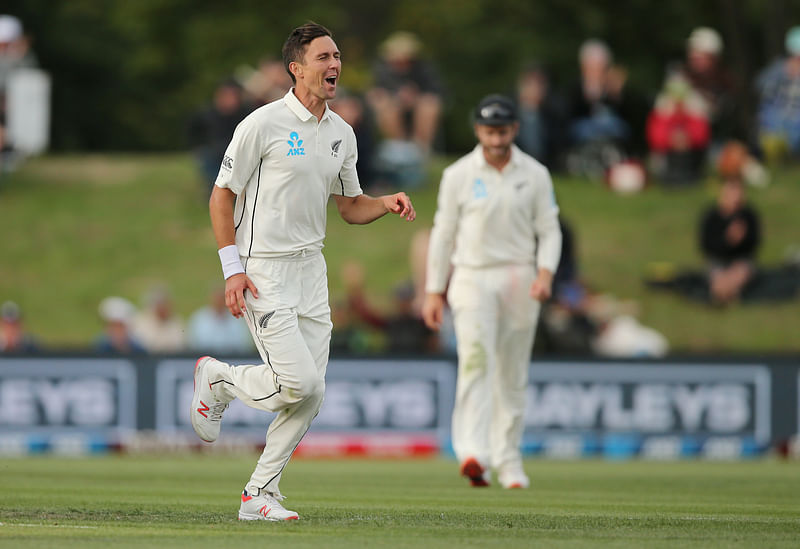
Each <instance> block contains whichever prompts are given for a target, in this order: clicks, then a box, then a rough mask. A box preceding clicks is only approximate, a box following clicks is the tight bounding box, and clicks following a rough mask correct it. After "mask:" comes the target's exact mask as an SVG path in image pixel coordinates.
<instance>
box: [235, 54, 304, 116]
mask: <svg viewBox="0 0 800 549" xmlns="http://www.w3.org/2000/svg"><path fill="white" fill-rule="evenodd" d="M245 71H247V72H248V74H247V75H246V76H245V78H243V79H242V80H243V82H244V89H245V91H246V92H247V95H248V96H249V98H250V99H252V101H253V103H254V104H255V106H261V105H266V104H267V103H272V102H273V101H275V100H277V99H281V98H282V97H283V96H284V95H286V92H288V91H289V88H291V87H292V79H291V78H289V73H287V72H286V67H284V66H283V61H282V60H280V59H275V58H273V57H267V58H265V59H262V60H261V62H260V63H259V65H258V69H257V70H253V69H252V68H251V67H248V68H245Z"/></svg>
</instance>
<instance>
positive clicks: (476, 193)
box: [423, 95, 561, 488]
mask: <svg viewBox="0 0 800 549" xmlns="http://www.w3.org/2000/svg"><path fill="white" fill-rule="evenodd" d="M474 122H475V133H476V136H477V137H478V141H479V144H478V146H477V147H476V148H475V149H474V150H473V151H472V152H471V153H469V154H467V155H466V156H464V157H462V158H461V159H459V160H458V161H456V162H455V163H454V164H452V165H451V166H449V167H448V168H447V169H446V170H445V171H444V174H443V175H442V181H441V184H440V186H439V198H438V206H437V210H436V215H435V217H434V226H433V231H432V232H431V237H430V244H429V249H428V264H427V274H426V297H425V302H424V305H423V318H424V319H425V322H426V324H428V326H429V327H431V328H433V329H437V328H438V327H439V325H440V324H441V320H442V309H443V306H444V299H445V298H444V293H445V289H446V286H447V283H448V276H449V273H450V269H451V264H452V266H453V267H454V270H453V275H452V279H451V280H450V286H449V290H448V291H447V300H448V302H449V304H450V307H451V308H452V311H453V318H454V324H455V331H456V340H457V352H458V381H457V385H456V402H455V408H454V410H453V423H452V441H453V449H454V450H455V453H456V457H457V458H458V459H459V461H460V463H461V474H462V475H464V476H466V477H468V478H469V479H470V481H471V483H472V485H473V486H487V485H488V484H489V482H490V474H491V473H490V470H491V468H493V469H495V470H496V471H497V473H498V477H499V481H500V483H501V484H502V485H503V486H504V487H506V488H526V487H527V486H528V485H529V480H528V477H527V475H526V474H525V472H524V470H523V467H522V457H521V453H520V444H521V437H522V430H523V417H522V416H523V413H524V409H525V390H526V385H527V380H528V365H529V362H530V355H531V349H532V347H533V338H534V334H535V329H536V323H537V319H538V315H539V309H540V301H544V300H546V299H547V298H549V296H550V292H551V284H552V277H553V273H555V270H556V267H557V266H558V260H559V256H560V252H561V231H560V229H559V225H558V206H557V204H556V201H555V195H554V193H553V185H552V182H551V180H550V175H549V173H548V171H547V169H546V168H545V167H544V166H542V165H541V164H540V163H539V162H537V161H536V160H535V159H533V158H532V157H530V156H528V155H527V154H525V153H523V152H522V151H521V150H520V149H518V148H517V147H516V146H515V145H514V144H513V140H514V137H515V136H516V133H517V129H518V123H517V114H516V109H515V106H514V104H513V103H512V102H511V100H510V99H508V98H506V97H504V96H498V95H490V96H487V97H486V98H484V99H483V100H482V101H481V102H480V104H479V105H478V108H477V109H476V111H475V115H474Z"/></svg>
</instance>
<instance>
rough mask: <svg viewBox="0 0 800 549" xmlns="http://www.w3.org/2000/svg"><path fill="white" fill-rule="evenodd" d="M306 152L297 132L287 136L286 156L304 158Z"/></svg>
mask: <svg viewBox="0 0 800 549" xmlns="http://www.w3.org/2000/svg"><path fill="white" fill-rule="evenodd" d="M305 155H306V150H305V148H303V140H302V139H300V136H299V135H298V134H297V132H292V133H290V134H289V153H288V154H287V155H286V156H305Z"/></svg>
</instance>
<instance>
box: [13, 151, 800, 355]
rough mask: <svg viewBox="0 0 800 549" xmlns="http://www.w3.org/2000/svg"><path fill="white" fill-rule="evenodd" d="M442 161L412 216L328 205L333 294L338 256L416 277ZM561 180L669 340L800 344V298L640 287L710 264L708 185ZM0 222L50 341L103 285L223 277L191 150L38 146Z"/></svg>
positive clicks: (770, 216)
mask: <svg viewBox="0 0 800 549" xmlns="http://www.w3.org/2000/svg"><path fill="white" fill-rule="evenodd" d="M445 164H446V160H444V159H437V161H436V162H435V165H434V166H433V168H432V170H431V174H430V181H431V184H430V185H428V186H427V187H426V188H424V189H422V190H418V191H413V192H410V194H411V196H412V198H413V200H414V202H415V205H416V207H417V210H418V212H419V217H418V219H417V221H416V222H415V223H413V224H407V223H404V222H403V223H401V222H398V220H397V219H393V218H389V217H387V218H384V219H381V220H379V221H377V222H375V223H374V224H372V225H370V226H367V227H353V226H348V225H346V224H345V223H344V222H343V221H341V219H339V217H338V214H337V213H336V212H335V208H333V207H331V208H330V210H329V223H328V225H329V227H328V238H327V241H326V257H327V259H328V264H329V273H330V285H331V297H332V300H333V301H334V302H335V301H336V299H337V298H338V297H340V296H341V294H342V283H341V280H340V276H339V273H340V268H341V266H342V264H343V263H344V262H345V261H347V260H352V259H356V260H359V261H362V262H363V263H364V265H365V267H366V272H367V281H366V283H367V290H368V293H369V294H370V295H371V296H372V297H373V298H374V300H375V301H376V302H377V303H378V305H380V306H384V307H388V306H389V304H390V297H389V296H390V292H391V289H392V288H393V287H394V286H395V285H397V284H399V283H401V282H402V281H404V280H405V279H407V278H409V261H408V257H409V242H410V240H411V237H412V234H413V233H414V231H416V230H418V229H422V228H426V227H429V226H430V225H431V223H432V219H433V213H434V210H435V201H436V190H437V186H438V185H437V182H438V177H439V173H440V172H441V169H442V168H443V167H444V165H445ZM774 179H775V180H774V183H773V184H772V185H771V186H770V187H768V188H767V189H765V190H757V189H754V190H752V191H751V192H750V195H751V198H752V200H753V202H755V204H756V205H757V207H758V208H759V210H760V211H761V212H762V214H763V217H764V222H765V234H766V239H765V243H764V247H763V250H762V253H761V255H760V260H761V262H762V263H763V264H768V265H775V264H777V263H779V262H780V261H781V260H782V258H783V256H784V253H785V251H786V249H787V247H789V246H791V245H795V246H797V245H800V236H798V235H800V231H799V230H798V229H799V228H800V222H798V219H799V217H798V207H797V204H800V170H798V169H792V170H786V171H783V172H780V173H778V174H777V175H776V176H775V178H774ZM556 192H557V195H558V199H559V202H560V205H561V209H562V211H563V212H564V214H565V215H566V217H567V218H568V219H569V220H570V221H571V222H572V224H573V225H574V228H575V231H576V234H577V239H578V251H579V261H580V266H581V270H582V275H583V278H584V279H585V280H586V281H587V282H588V283H589V284H590V285H591V286H592V287H594V288H595V289H597V290H599V291H602V292H607V293H610V294H612V295H615V296H616V297H618V298H620V299H633V300H636V301H637V302H638V303H639V306H640V318H641V320H642V322H644V323H645V324H647V325H650V326H653V327H654V328H656V329H658V330H659V331H661V332H662V333H664V334H665V335H666V336H667V338H668V339H669V341H670V343H671V345H672V348H673V349H674V350H679V351H708V350H713V351H734V352H736V351H749V352H770V351H797V350H800V338H797V337H796V323H797V319H798V318H800V300H795V301H793V302H791V303H788V304H781V305H772V304H758V305H737V306H733V307H731V308H728V309H725V310H717V309H711V308H708V307H705V306H703V305H698V304H694V303H689V302H686V301H684V300H681V299H680V298H678V297H676V296H674V295H671V294H665V293H653V292H651V291H649V290H648V289H646V288H645V287H644V285H643V283H642V279H643V277H644V275H645V274H646V273H647V271H648V269H649V267H650V265H651V264H652V263H654V262H668V263H671V264H673V265H677V266H699V265H701V263H702V259H701V257H700V255H699V253H698V251H697V249H696V244H695V228H696V224H697V218H698V216H699V215H700V213H701V211H702V210H703V208H704V207H705V206H706V205H707V204H708V202H709V201H710V200H711V199H712V196H713V194H712V190H711V189H710V188H709V187H708V186H706V185H700V186H697V187H695V188H692V189H683V190H680V191H670V190H663V189H659V188H653V189H649V190H648V191H646V192H644V193H641V194H638V195H634V196H618V195H614V194H612V193H610V192H608V191H607V190H606V189H605V188H603V187H602V186H601V185H599V184H593V183H589V182H587V181H580V180H570V179H565V178H556ZM0 234H2V239H0V257H2V258H3V259H2V261H0V300H5V299H14V300H16V301H17V302H19V303H20V305H21V306H22V307H23V309H24V310H25V311H26V312H27V319H26V320H27V325H28V327H29V328H30V330H31V331H33V332H34V333H36V334H39V335H40V336H41V338H42V339H43V340H44V342H45V343H47V344H50V345H53V346H69V347H76V346H82V345H86V344H87V343H88V342H90V341H91V339H92V338H93V337H94V336H95V335H96V334H97V333H98V332H99V331H100V329H101V325H100V321H99V318H98V317H97V305H98V303H99V301H100V300H101V299H102V298H103V297H105V296H107V295H112V294H116V295H122V296H125V297H127V298H129V299H131V300H133V301H135V302H138V301H139V298H140V296H141V295H142V294H143V293H144V292H145V291H146V290H147V288H148V287H149V286H150V285H151V284H153V283H154V282H159V281H164V282H166V283H167V284H168V285H169V286H170V288H171V290H172V292H173V294H174V297H175V302H176V306H177V309H178V311H179V312H180V313H181V314H182V315H183V316H184V318H185V317H187V316H188V315H189V314H190V313H191V312H192V311H194V310H195V309H197V308H198V307H200V306H201V305H203V304H204V303H205V299H206V296H207V293H208V290H209V288H210V287H211V286H212V285H213V284H214V283H217V282H219V281H220V278H221V273H220V267H219V264H218V260H217V257H216V253H215V251H216V250H215V248H216V246H215V244H214V239H213V235H212V233H211V228H210V223H209V220H208V212H207V204H206V192H205V189H204V188H203V185H202V184H201V182H200V180H199V178H198V175H197V172H196V170H195V168H194V165H193V163H192V161H191V158H190V157H189V156H188V155H161V156H157V155H141V156H125V155H117V156H97V155H79V156H63V157H62V156H53V157H42V158H37V159H32V160H31V161H29V162H27V163H26V164H24V165H23V166H22V167H21V168H20V170H19V171H18V172H16V173H14V174H11V175H6V176H3V178H2V179H0Z"/></svg>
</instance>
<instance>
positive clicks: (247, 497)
mask: <svg viewBox="0 0 800 549" xmlns="http://www.w3.org/2000/svg"><path fill="white" fill-rule="evenodd" d="M251 499H253V496H246V495H244V494H242V501H243V502H245V501H250V500H251Z"/></svg>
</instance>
